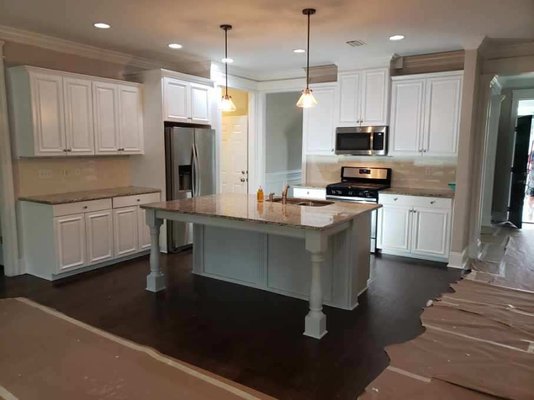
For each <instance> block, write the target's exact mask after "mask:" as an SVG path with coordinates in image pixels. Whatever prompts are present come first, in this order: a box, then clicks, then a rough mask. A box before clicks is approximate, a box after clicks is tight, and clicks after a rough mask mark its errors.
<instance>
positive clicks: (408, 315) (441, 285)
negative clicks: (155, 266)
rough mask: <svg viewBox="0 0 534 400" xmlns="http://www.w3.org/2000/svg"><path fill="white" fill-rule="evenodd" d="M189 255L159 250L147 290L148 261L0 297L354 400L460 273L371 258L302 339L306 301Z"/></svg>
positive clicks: (0, 282) (18, 286)
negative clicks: (200, 271)
mask: <svg viewBox="0 0 534 400" xmlns="http://www.w3.org/2000/svg"><path fill="white" fill-rule="evenodd" d="M191 259H192V256H191V253H190V252H186V253H182V254H178V255H170V256H163V257H162V263H163V266H164V269H165V271H166V274H167V277H168V288H167V290H166V291H165V292H163V293H158V294H152V293H149V292H146V291H145V290H144V287H145V276H146V274H147V271H148V269H149V268H148V257H142V258H139V259H136V260H133V261H128V262H124V263H121V264H120V265H116V266H113V267H109V268H104V269H101V270H98V271H92V272H88V273H85V274H82V275H78V276H76V277H73V278H68V279H65V280H62V281H60V282H56V283H51V282H48V281H45V280H42V279H39V278H35V277H32V276H28V275H25V276H21V277H15V278H0V297H18V296H22V297H27V298H30V299H32V300H34V301H36V302H38V303H41V304H44V305H47V306H50V307H52V308H55V309H57V310H59V311H61V312H63V313H65V314H67V315H69V316H71V317H74V318H76V319H78V320H81V321H83V322H86V323H89V324H91V325H93V326H96V327H99V328H101V329H103V330H106V331H108V332H112V333H114V334H116V335H119V336H122V337H124V338H127V339H130V340H133V341H135V342H137V343H141V344H145V345H148V346H151V347H154V348H156V349H157V350H159V351H161V352H162V353H165V354H167V355H170V356H173V357H176V358H178V359H180V360H183V361H186V362H189V363H191V364H194V365H196V366H198V367H201V368H204V369H207V370H209V371H212V372H214V373H217V374H219V375H222V376H224V377H226V378H229V379H231V380H233V381H236V382H239V383H241V384H244V385H247V386H250V387H252V388H254V389H257V390H259V391H262V392H264V393H266V394H270V395H272V396H274V397H277V398H280V399H355V398H356V396H357V395H358V394H359V393H361V392H362V391H363V389H364V388H365V387H366V385H367V384H368V383H369V382H371V381H372V380H373V379H374V378H375V377H376V376H377V375H378V374H379V373H380V372H381V371H382V370H383V369H384V368H385V367H386V366H387V364H388V358H387V355H386V353H385V352H384V347H385V346H387V345H389V344H392V343H399V342H403V341H406V340H409V339H411V338H413V337H415V336H416V335H418V334H419V333H421V332H422V330H423V328H422V326H421V322H420V320H419V314H420V313H421V310H422V307H423V306H424V305H425V303H426V301H427V300H428V299H429V298H434V297H436V296H438V295H439V294H440V293H443V292H446V291H448V290H449V286H448V285H449V283H450V282H452V281H455V280H457V279H458V278H459V276H460V273H459V272H458V271H452V270H447V268H445V266H444V264H437V263H432V262H424V261H416V260H411V259H404V258H398V257H388V256H383V257H377V258H374V259H373V268H374V271H373V275H374V278H375V279H374V281H373V283H372V284H371V286H370V288H369V290H368V291H367V293H365V294H363V295H362V296H361V297H360V305H359V306H358V308H356V309H355V310H354V311H342V310H337V309H333V308H329V307H325V313H326V315H327V319H328V322H327V324H328V330H329V333H328V335H327V336H326V337H325V338H324V339H323V340H321V341H317V340H314V339H311V338H307V337H304V336H302V331H303V324H304V316H305V314H306V313H307V310H308V304H307V302H305V301H302V300H296V299H292V298H289V297H285V296H280V295H276V294H272V293H268V292H263V291H260V290H255V289H251V288H247V287H243V286H238V285H234V284H231V283H225V282H221V281H217V280H213V279H209V278H204V277H198V276H194V275H192V274H191V261H192V260H191Z"/></svg>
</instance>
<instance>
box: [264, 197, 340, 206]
mask: <svg viewBox="0 0 534 400" xmlns="http://www.w3.org/2000/svg"><path fill="white" fill-rule="evenodd" d="M273 202H274V203H281V202H282V198H281V197H275V198H274V199H273ZM286 203H287V204H293V205H295V206H304V207H324V206H328V205H330V204H334V202H333V201H325V200H309V199H299V198H296V197H289V198H288V199H287V202H286Z"/></svg>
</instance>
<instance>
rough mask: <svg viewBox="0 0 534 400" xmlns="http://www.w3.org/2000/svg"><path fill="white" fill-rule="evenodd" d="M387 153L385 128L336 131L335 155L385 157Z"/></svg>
mask: <svg viewBox="0 0 534 400" xmlns="http://www.w3.org/2000/svg"><path fill="white" fill-rule="evenodd" d="M387 153H388V127H387V126H354V127H341V128H337V129H336V154H352V155H356V156H385V155H386V154H387Z"/></svg>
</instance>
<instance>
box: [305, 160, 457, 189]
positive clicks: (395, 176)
mask: <svg viewBox="0 0 534 400" xmlns="http://www.w3.org/2000/svg"><path fill="white" fill-rule="evenodd" d="M342 166H354V167H379V168H380V167H381V168H392V170H393V173H392V186H395V187H410V188H428V189H448V186H447V184H448V183H449V182H454V180H455V176H456V165H455V162H452V161H444V160H443V161H436V160H434V161H432V162H430V161H425V160H413V159H412V160H408V159H396V158H393V157H384V158H377V157H372V158H369V157H351V158H346V157H335V156H312V157H308V158H307V162H306V183H307V184H310V185H317V186H322V185H325V184H328V183H333V182H338V181H339V180H340V173H341V167H342Z"/></svg>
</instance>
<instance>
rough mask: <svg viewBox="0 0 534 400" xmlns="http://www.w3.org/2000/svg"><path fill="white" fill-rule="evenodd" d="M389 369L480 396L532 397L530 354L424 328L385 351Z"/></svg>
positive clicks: (527, 399)
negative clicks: (431, 379) (453, 386)
mask: <svg viewBox="0 0 534 400" xmlns="http://www.w3.org/2000/svg"><path fill="white" fill-rule="evenodd" d="M386 351H387V353H388V355H389V356H390V359H391V364H390V365H391V366H393V367H396V368H400V369H402V370H405V371H408V372H410V373H413V374H416V375H421V376H424V377H427V378H433V379H439V380H443V381H445V382H449V383H452V384H455V385H458V386H461V387H464V388H467V389H471V390H475V391H478V392H481V393H485V394H489V395H493V396H497V397H502V398H505V399H514V400H532V399H533V398H534V354H533V353H526V352H522V351H518V350H511V349H508V348H503V347H499V346H495V345H493V344H488V343H484V342H477V341H473V340H471V339H466V338H463V337H460V336H455V335H451V334H449V333H444V332H439V331H435V330H433V329H427V330H426V332H424V333H423V334H422V335H421V336H419V337H417V338H415V339H414V340H411V341H409V342H406V343H403V344H399V345H394V346H389V347H388V348H387V349H386Z"/></svg>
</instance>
